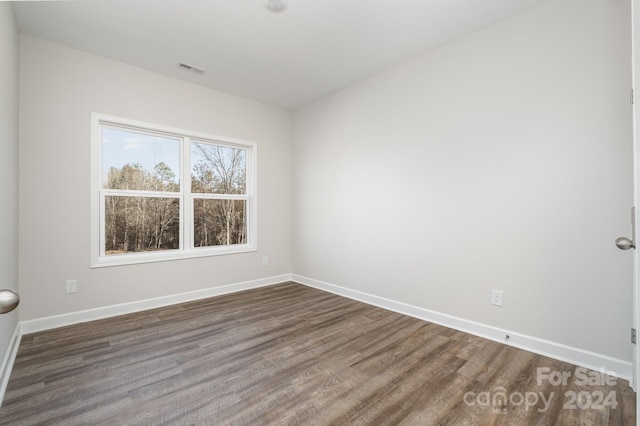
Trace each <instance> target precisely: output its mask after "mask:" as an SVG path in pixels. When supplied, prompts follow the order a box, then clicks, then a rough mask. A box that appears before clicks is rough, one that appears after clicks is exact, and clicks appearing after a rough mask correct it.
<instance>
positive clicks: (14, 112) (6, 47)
mask: <svg viewBox="0 0 640 426" xmlns="http://www.w3.org/2000/svg"><path fill="white" fill-rule="evenodd" d="M18 53H19V49H18V30H17V28H16V22H15V19H14V16H13V7H12V5H11V2H0V194H2V202H0V289H3V288H8V289H11V290H18V79H19V74H18V63H19V61H18ZM18 309H19V308H18ZM17 323H18V310H15V311H13V312H10V313H7V314H4V315H0V364H1V363H2V360H3V359H4V356H5V353H6V351H7V348H8V346H9V344H10V341H11V336H13V332H14V330H15V328H16V324H17Z"/></svg>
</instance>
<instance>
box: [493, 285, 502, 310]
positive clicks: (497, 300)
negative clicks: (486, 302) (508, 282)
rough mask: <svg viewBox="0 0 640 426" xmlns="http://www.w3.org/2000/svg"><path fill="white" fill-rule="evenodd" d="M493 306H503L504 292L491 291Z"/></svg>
mask: <svg viewBox="0 0 640 426" xmlns="http://www.w3.org/2000/svg"><path fill="white" fill-rule="evenodd" d="M491 304H492V305H496V306H502V291H500V290H496V289H493V290H491Z"/></svg>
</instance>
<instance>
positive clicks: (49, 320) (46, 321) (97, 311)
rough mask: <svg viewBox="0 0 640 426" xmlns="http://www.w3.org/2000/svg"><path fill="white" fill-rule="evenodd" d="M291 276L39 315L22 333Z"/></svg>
mask: <svg viewBox="0 0 640 426" xmlns="http://www.w3.org/2000/svg"><path fill="white" fill-rule="evenodd" d="M290 280H291V275H289V274H284V275H277V276H274V277H268V278H262V279H257V280H253V281H245V282H241V283H236V284H228V285H223V286H219V287H210V288H206V289H202V290H195V291H189V292H186V293H178V294H173V295H170V296H162V297H156V298H153V299H145V300H139V301H136V302H129V303H121V304H118V305H110V306H104V307H100V308H94V309H87V310H84V311H77V312H70V313H68V314H61V315H54V316H50V317H44V318H36V319H32V320H28V321H22V322H21V332H22V334H29V333H35V332H38V331H44V330H50V329H52V328H58V327H64V326H67V325H73V324H79V323H83V322H88V321H95V320H99V319H104V318H110V317H114V316H118V315H124V314H130V313H133V312H139V311H145V310H147V309H154V308H161V307H163V306H168V305H174V304H176V303H184V302H190V301H193V300H200V299H206V298H208V297H215V296H221V295H223V294H229V293H235V292H238V291H243V290H250V289H253V288H259V287H266V286H269V285H274V284H279V283H282V282H286V281H290Z"/></svg>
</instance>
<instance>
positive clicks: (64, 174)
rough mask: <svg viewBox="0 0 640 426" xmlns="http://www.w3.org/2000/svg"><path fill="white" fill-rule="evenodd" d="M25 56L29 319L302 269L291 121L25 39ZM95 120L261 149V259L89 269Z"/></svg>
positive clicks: (234, 99)
mask: <svg viewBox="0 0 640 426" xmlns="http://www.w3.org/2000/svg"><path fill="white" fill-rule="evenodd" d="M20 46H21V50H20V54H21V74H20V76H21V79H20V90H21V94H20V96H21V98H20V101H21V104H20V132H21V135H20V240H21V244H20V253H19V254H20V290H21V293H22V294H21V295H22V310H21V312H20V319H21V320H29V319H34V318H41V317H45V316H49V315H55V314H63V313H69V312H75V311H80V310H84V309H90V308H96V307H102V306H108V305H113V304H119V303H125V302H131V301H138V300H143V299H148V298H154V297H161V296H166V295H173V294H176V293H182V292H188V291H194V290H199V289H205V288H210V287H217V286H221V285H225V284H233V283H239V282H244V281H249V280H256V279H261V278H266V277H272V276H276V275H280V274H285V273H289V272H290V271H291V254H290V241H291V190H290V188H291V166H290V164H291V142H290V138H291V114H290V112H288V111H284V110H281V109H278V108H274V107H271V106H267V105H264V104H260V103H258V102H255V101H251V100H248V99H245V98H241V97H238V96H233V95H229V94H225V93H222V92H218V91H214V90H209V89H206V88H204V87H202V86H198V85H195V84H191V83H187V82H184V81H180V80H177V79H173V78H170V77H166V76H162V75H159V74H155V73H152V72H148V71H144V70H142V69H139V68H135V67H132V66H128V65H125V64H122V63H118V62H114V61H111V60H108V59H105V58H102V57H98V56H94V55H91V54H87V53H84V52H81V51H78V50H74V49H70V48H67V47H64V46H61V45H57V44H54V43H51V42H48V41H44V40H42V39H38V38H34V37H32V36H28V35H24V34H23V35H21V43H20ZM178 59H179V58H178ZM178 59H176V61H177V60H178ZM92 112H98V113H103V114H109V115H114V116H119V117H125V118H129V119H133V120H140V121H145V122H150V123H157V124H161V125H165V126H170V127H176V128H182V129H188V130H193V131H198V132H205V133H209V134H212V135H222V136H228V137H232V138H239V139H244V140H249V141H254V142H256V143H257V144H258V215H259V217H258V250H259V251H258V252H255V253H245V254H235V255H227V256H216V257H208V258H199V259H191V260H179V261H170V262H160V263H152V264H143V265H133V266H121V267H110V268H99V269H90V268H89V265H90V256H89V249H90V219H91V218H90V211H89V208H90V195H91V188H90V166H91V164H90V145H91V140H90V131H91V128H90V124H91V121H90V116H91V113H92ZM264 255H267V256H269V265H268V266H266V267H265V266H262V265H261V258H262V256H264ZM66 279H77V280H78V293H76V294H71V295H66V294H65V293H64V283H65V280H66Z"/></svg>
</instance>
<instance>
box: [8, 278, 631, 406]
mask: <svg viewBox="0 0 640 426" xmlns="http://www.w3.org/2000/svg"><path fill="white" fill-rule="evenodd" d="M287 281H294V282H297V283H299V284H303V285H306V286H309V287H313V288H317V289H319V290H323V291H327V292H329V293H333V294H337V295H339V296H343V297H347V298H349V299H353V300H357V301H360V302H364V303H367V304H369V305H373V306H378V307H380V308H383V309H388V310H390V311H394V312H398V313H400V314H404V315H408V316H411V317H414V318H418V319H421V320H424V321H428V322H433V323H435V324H440V325H443V326H445V327H449V328H453V329H455V330H460V331H464V332H466V333H470V334H473V335H476V336H479V337H483V338H486V339H489V340H493V341H496V342H500V343H504V344H506V345H509V346H513V347H516V348H519V349H523V350H527V351H530V352H534V353H537V354H540V355H544V356H548V357H550V358H554V359H558V360H561V361H565V362H569V363H571V364H575V365H578V366H581V367H586V368H589V369H592V370H596V371H599V370H601V369H604V370H605V371H606V372H609V373H615V374H616V375H617V377H620V378H622V379H625V380H629V381H631V377H632V374H633V367H632V364H631V362H628V361H624V360H620V359H616V358H612V357H608V356H606V355H602V354H598V353H594V352H590V351H586V350H583V349H578V348H574V347H570V346H566V345H563V344H561V343H556V342H551V341H548V340H543V339H538V338H536V337H532V336H527V335H524V334H520V333H514V332H512V331H510V330H504V329H500V328H497V327H492V326H489V325H485V324H481V323H477V322H474V321H469V320H466V319H463V318H458V317H455V316H452V315H447V314H444V313H441V312H436V311H432V310H429V309H425V308H420V307H418V306H414V305H409V304H407V303H403V302H398V301H394V300H391V299H387V298H384V297H380V296H375V295H372V294H368V293H364V292H361V291H357V290H352V289H349V288H346V287H341V286H338V285H335V284H330V283H326V282H323V281H319V280H315V279H312V278H308V277H304V276H301V275H296V274H284V275H278V276H274V277H268V278H263V279H258V280H253V281H246V282H241V283H236V284H229V285H224V286H220V287H212V288H208V289H203V290H196V291H191V292H187V293H180V294H175V295H171V296H164V297H158V298H153V299H146V300H141V301H137V302H130V303H123V304H119V305H111V306H105V307H101V308H95V309H88V310H85V311H79V312H72V313H68V314H62V315H55V316H50V317H44V318H38V319H33V320H28V321H22V322H20V323H19V324H18V327H17V328H16V333H15V334H14V337H13V338H12V342H11V347H10V348H9V350H8V351H7V356H6V357H5V361H4V362H3V364H2V369H1V370H0V380H2V381H1V382H0V386H1V387H0V392H1V393H0V398H1V397H2V396H3V395H4V390H5V388H6V384H7V383H8V381H9V375H10V372H11V367H12V366H13V360H14V359H15V356H16V354H17V349H18V345H19V343H20V338H21V336H22V335H23V334H29V333H35V332H38V331H45V330H49V329H52V328H57V327H64V326H67V325H73V324H78V323H82V322H88V321H94V320H99V319H104V318H109V317H113V316H117V315H124V314H129V313H133V312H139V311H143V310H147V309H154V308H160V307H163V306H168V305H173V304H176V303H184V302H189V301H193V300H199V299H205V298H208V297H215V296H221V295H224V294H229V293H235V292H238V291H243V290H250V289H253V288H259V287H265V286H269V285H274V284H279V283H282V282H287ZM506 335H509V340H508V341H507V340H506V339H505V336H506ZM0 401H2V399H0Z"/></svg>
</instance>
